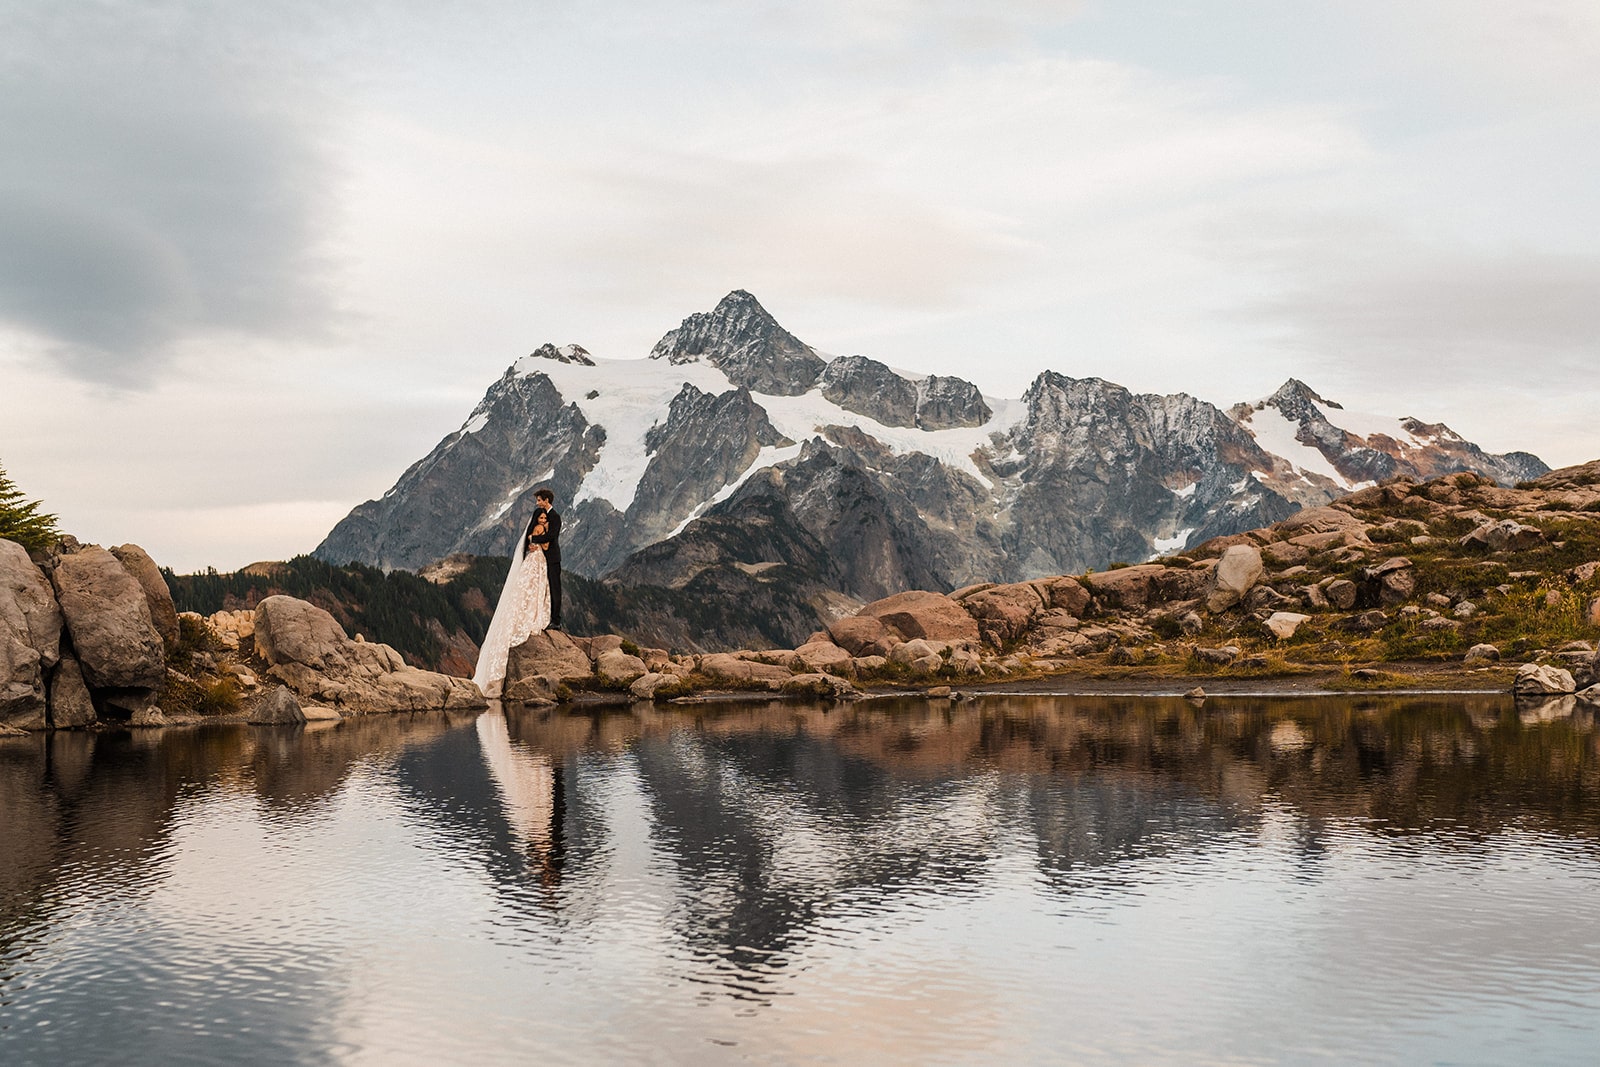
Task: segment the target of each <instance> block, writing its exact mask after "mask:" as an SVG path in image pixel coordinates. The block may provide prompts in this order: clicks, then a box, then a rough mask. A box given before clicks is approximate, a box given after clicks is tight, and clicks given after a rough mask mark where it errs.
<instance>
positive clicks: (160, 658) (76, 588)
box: [51, 546, 167, 689]
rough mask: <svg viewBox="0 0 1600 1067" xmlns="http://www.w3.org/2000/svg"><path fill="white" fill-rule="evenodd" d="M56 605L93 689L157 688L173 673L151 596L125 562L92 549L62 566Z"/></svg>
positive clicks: (55, 576)
mask: <svg viewBox="0 0 1600 1067" xmlns="http://www.w3.org/2000/svg"><path fill="white" fill-rule="evenodd" d="M51 582H52V584H54V586H55V590H56V600H57V602H58V603H59V604H60V605H61V614H62V617H63V618H64V619H65V621H66V628H67V632H68V633H70V634H71V635H72V646H73V648H74V649H76V651H77V655H78V664H79V666H81V667H82V668H83V677H84V681H86V682H87V683H88V684H89V687H90V688H91V689H100V688H145V689H155V688H156V687H157V686H159V685H161V683H162V681H163V680H165V678H166V674H167V657H166V651H165V650H164V649H163V647H162V644H161V635H160V634H159V633H157V632H156V627H155V622H154V621H153V620H152V619H151V618H150V604H149V601H148V599H147V598H146V597H145V592H144V589H143V587H142V586H140V585H139V583H138V581H137V580H135V578H134V577H133V575H131V574H129V573H128V571H127V568H125V567H123V565H122V563H121V561H119V560H118V559H117V557H115V556H113V555H112V554H111V553H110V552H107V551H106V550H105V549H103V548H98V547H95V546H90V547H88V548H84V549H81V550H80V551H78V552H75V553H73V554H71V555H68V556H62V557H61V559H60V560H58V561H57V562H56V566H55V571H54V573H52V575H51Z"/></svg>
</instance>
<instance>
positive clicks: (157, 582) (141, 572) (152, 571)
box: [111, 545, 178, 648]
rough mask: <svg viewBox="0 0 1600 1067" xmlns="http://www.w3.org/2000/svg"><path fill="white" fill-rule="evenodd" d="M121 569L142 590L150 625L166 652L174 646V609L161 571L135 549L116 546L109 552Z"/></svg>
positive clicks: (176, 630) (137, 548) (175, 626)
mask: <svg viewBox="0 0 1600 1067" xmlns="http://www.w3.org/2000/svg"><path fill="white" fill-rule="evenodd" d="M111 554H112V555H113V556H116V557H117V559H118V561H119V562H121V564H122V566H123V568H124V569H125V570H127V572H128V573H129V574H131V575H133V579H134V581H136V582H138V583H139V588H141V589H143V590H144V599H145V603H146V604H147V605H149V607H150V621H151V622H153V623H155V627H156V633H158V634H160V635H161V640H163V641H165V642H166V644H167V647H168V648H171V647H172V646H173V645H175V644H177V643H178V609H177V608H176V607H174V606H173V603H172V590H170V589H168V588H167V580H166V579H165V578H163V577H161V568H160V567H158V566H156V561H155V560H153V559H151V558H150V554H149V553H148V552H146V551H145V550H144V549H142V548H140V547H139V546H138V545H117V546H115V547H114V548H112V549H111Z"/></svg>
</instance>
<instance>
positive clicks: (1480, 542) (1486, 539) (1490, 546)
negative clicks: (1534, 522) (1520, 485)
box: [1459, 519, 1544, 552]
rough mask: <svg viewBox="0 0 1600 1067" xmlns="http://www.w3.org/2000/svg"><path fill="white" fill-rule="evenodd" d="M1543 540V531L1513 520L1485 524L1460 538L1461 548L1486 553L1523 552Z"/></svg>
mask: <svg viewBox="0 0 1600 1067" xmlns="http://www.w3.org/2000/svg"><path fill="white" fill-rule="evenodd" d="M1543 540H1544V531H1543V530H1541V529H1539V528H1538V527H1537V526H1527V525H1524V524H1523V523H1520V522H1518V521H1516V520H1515V519H1501V520H1500V521H1499V522H1492V521H1491V522H1485V523H1483V524H1482V525H1480V526H1479V527H1478V528H1477V529H1475V530H1473V531H1472V532H1471V533H1468V534H1466V535H1465V536H1464V537H1462V538H1461V540H1460V542H1459V543H1460V544H1461V546H1462V547H1463V548H1476V549H1481V550H1484V551H1488V552H1523V551H1526V550H1527V549H1530V548H1533V547H1534V546H1536V545H1537V544H1539V542H1541V541H1543Z"/></svg>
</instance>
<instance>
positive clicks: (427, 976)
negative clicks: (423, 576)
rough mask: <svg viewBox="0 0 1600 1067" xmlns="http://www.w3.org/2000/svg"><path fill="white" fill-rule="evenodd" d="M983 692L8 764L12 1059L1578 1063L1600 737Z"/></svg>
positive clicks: (1420, 702)
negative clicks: (948, 698) (956, 697)
mask: <svg viewBox="0 0 1600 1067" xmlns="http://www.w3.org/2000/svg"><path fill="white" fill-rule="evenodd" d="M1568 710H1570V709H1568V708H1561V709H1557V710H1556V711H1555V712H1550V711H1547V712H1546V713H1544V714H1542V715H1541V714H1538V713H1528V712H1526V711H1524V712H1523V713H1519V711H1518V709H1517V708H1515V707H1514V706H1513V705H1511V704H1510V702H1509V701H1506V700H1502V699H1500V698H1493V697H1417V698H1407V699H1390V698H1385V699H1373V698H1327V699H1278V700H1270V699H1260V698H1222V699H1218V698H1213V699H1212V700H1211V701H1209V702H1208V703H1207V704H1206V705H1205V706H1204V707H1203V708H1195V707H1192V706H1190V705H1189V704H1187V703H1185V702H1183V701H1181V700H1170V699H1155V698H1142V699H1120V698H1097V699H1076V698H1075V699H1062V698H1050V697H996V698H989V699H985V700H981V701H978V702H975V703H968V704H960V705H950V704H948V703H947V702H929V701H923V700H908V701H899V702H873V703H869V704H862V705H855V706H846V707H842V708H835V709H833V710H827V709H826V708H824V707H821V706H816V707H809V706H796V705H793V704H781V705H780V704H770V705H769V704H753V705H748V704H747V705H729V706H721V707H715V708H702V709H696V710H693V711H688V712H648V713H640V714H618V713H614V712H613V713H609V714H606V715H595V716H567V715H564V714H558V715H545V714H540V713H537V712H527V711H519V710H511V711H508V712H502V711H499V710H496V711H493V712H490V713H488V714H485V715H482V716H461V717H455V718H451V717H446V716H444V715H439V714H432V715H416V716H397V717H374V718H369V719H365V720H352V721H346V722H343V723H337V724H317V725H318V726H322V727H323V728H320V729H318V728H314V727H305V728H278V729H269V730H263V729H255V728H244V727H238V728H232V727H218V728H210V729H198V730H166V731H142V732H137V733H132V734H99V735H88V734H57V735H55V736H52V737H48V738H46V737H31V738H27V739H19V740H9V741H7V740H0V1063H4V1064H7V1065H13V1064H34V1063H39V1064H46V1063H48V1064H68V1063H80V1062H81V1063H97V1062H117V1063H136V1064H146V1063H148V1064H167V1063H183V1062H195V1063H215V1062H227V1063H240V1064H255V1063H260V1064H269V1063H270V1064H284V1063H308V1064H322V1063H334V1064H347V1063H348V1064H397V1063H468V1062H471V1063H530V1062H538V1063H542V1064H558V1063H600V1062H618V1063H621V1062H648V1063H745V1062H751V1063H790V1062H835V1063H863V1062H872V1063H917V1064H921V1063H994V1062H1011V1063H1089V1064H1093V1063H1130V1062H1132V1063H1174V1064H1179V1063H1181V1064H1192V1063H1227V1064H1239V1063H1317V1062H1326V1063H1353V1062H1359V1063H1395V1064H1411V1063H1427V1062H1438V1063H1594V1062H1596V1057H1597V1056H1600V1051H1597V1050H1600V848H1597V841H1600V740H1597V738H1600V732H1597V731H1596V730H1595V728H1594V723H1593V720H1592V718H1590V717H1587V716H1586V715H1585V714H1584V713H1583V712H1581V711H1579V712H1577V713H1575V714H1567V711H1568Z"/></svg>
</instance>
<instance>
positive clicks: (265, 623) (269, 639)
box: [252, 596, 352, 671]
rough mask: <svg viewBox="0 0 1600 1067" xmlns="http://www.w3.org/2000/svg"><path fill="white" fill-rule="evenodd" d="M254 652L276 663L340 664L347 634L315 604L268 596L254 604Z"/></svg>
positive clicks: (318, 667)
mask: <svg viewBox="0 0 1600 1067" xmlns="http://www.w3.org/2000/svg"><path fill="white" fill-rule="evenodd" d="M252 625H253V633H254V636H255V641H256V654H257V655H259V656H260V657H261V658H262V659H264V660H266V661H267V662H268V663H269V664H272V665H274V666H278V665H281V664H285V663H298V664H301V665H302V666H305V667H309V668H311V669H312V670H317V671H320V670H326V669H329V668H342V667H345V666H347V665H348V664H347V663H346V661H345V657H344V649H345V646H347V645H349V644H351V643H352V642H351V641H350V637H349V635H348V634H346V633H345V632H344V627H343V626H340V625H339V620H337V619H335V618H334V617H333V616H332V615H330V614H328V613H327V612H326V611H323V610H322V609H321V608H319V607H317V606H316V605H315V604H311V603H308V602H306V601H304V600H300V599H298V598H297V597H292V596H269V597H267V598H266V599H265V600H263V601H262V602H261V603H259V604H257V605H256V611H255V619H254V622H253V624H252Z"/></svg>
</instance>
